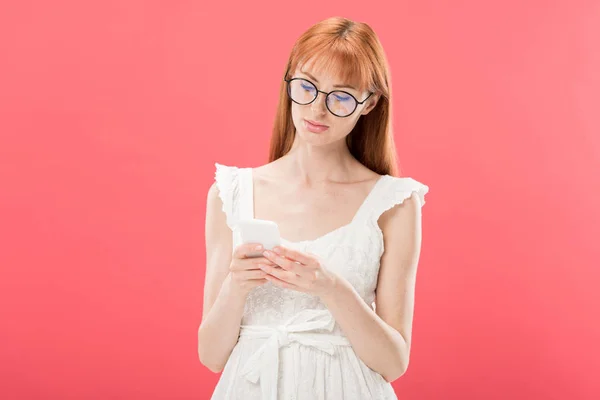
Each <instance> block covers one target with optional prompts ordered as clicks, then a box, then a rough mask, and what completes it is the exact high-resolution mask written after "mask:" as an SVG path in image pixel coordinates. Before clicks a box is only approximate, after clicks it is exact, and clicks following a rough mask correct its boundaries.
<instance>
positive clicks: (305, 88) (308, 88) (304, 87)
mask: <svg viewBox="0 0 600 400" xmlns="http://www.w3.org/2000/svg"><path fill="white" fill-rule="evenodd" d="M302 89H304V90H314V88H313V87H312V86H307V85H302Z"/></svg>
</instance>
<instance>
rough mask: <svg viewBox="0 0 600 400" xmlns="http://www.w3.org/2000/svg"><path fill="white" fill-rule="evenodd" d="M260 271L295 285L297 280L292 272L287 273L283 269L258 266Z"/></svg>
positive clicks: (296, 276)
mask: <svg viewBox="0 0 600 400" xmlns="http://www.w3.org/2000/svg"><path fill="white" fill-rule="evenodd" d="M260 269H261V270H263V271H264V272H266V273H267V274H269V275H271V276H274V277H276V278H278V279H280V280H282V281H285V282H288V283H292V284H295V283H296V281H297V280H298V275H296V274H295V273H294V272H291V271H287V270H285V269H283V268H279V267H272V266H270V265H262V264H261V265H260Z"/></svg>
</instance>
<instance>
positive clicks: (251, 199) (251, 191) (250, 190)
mask: <svg viewBox="0 0 600 400" xmlns="http://www.w3.org/2000/svg"><path fill="white" fill-rule="evenodd" d="M247 176H248V180H249V182H248V186H247V187H248V198H249V199H248V201H249V203H250V204H249V206H248V208H249V212H250V217H251V219H255V217H254V169H253V168H251V167H249V168H248V174H247ZM387 176H388V175H380V176H379V178H377V181H376V182H375V184H374V185H373V187H372V188H371V190H369V193H367V195H366V196H365V198H364V199H363V201H362V202H361V204H360V206H358V209H357V210H356V212H355V213H354V215H353V216H352V219H351V220H350V222H348V223H346V224H344V225H342V226H339V227H337V228H335V229H333V230H330V231H329V232H326V233H324V234H322V235H320V236H319V237H316V238H314V239H306V240H288V239H286V238H284V237H281V241H282V242H284V243H289V244H296V245H298V244H309V243H314V242H317V241H320V240H323V239H325V238H326V237H329V236H332V235H334V234H336V233H338V232H341V231H343V230H346V229H348V228H350V227H351V226H353V225H354V223H355V222H356V221H357V219H358V217H359V216H360V215H361V214H362V213H363V209H365V208H366V205H367V204H368V203H369V202H370V200H371V198H372V197H374V196H375V193H376V191H377V188H378V187H379V186H380V185H381V183H382V182H383V180H384V179H385V178H386V177H387ZM273 222H275V221H273Z"/></svg>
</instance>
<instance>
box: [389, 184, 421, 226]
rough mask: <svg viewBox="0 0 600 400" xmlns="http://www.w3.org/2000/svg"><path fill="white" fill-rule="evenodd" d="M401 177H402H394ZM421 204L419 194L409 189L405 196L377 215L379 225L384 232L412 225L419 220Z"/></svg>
mask: <svg viewBox="0 0 600 400" xmlns="http://www.w3.org/2000/svg"><path fill="white" fill-rule="evenodd" d="M394 179H403V178H394ZM422 206H423V204H422V201H421V197H420V195H419V194H418V193H417V192H416V191H411V192H410V194H409V195H408V197H407V198H405V199H404V200H403V201H401V202H399V203H398V204H395V205H394V206H392V207H391V208H390V209H388V210H386V211H385V212H383V213H382V214H381V216H380V217H379V221H378V222H379V226H380V227H381V229H382V231H384V233H386V231H387V232H389V231H393V230H395V229H394V227H396V229H402V228H407V227H414V226H415V223H418V222H419V221H420V216H421V208H422Z"/></svg>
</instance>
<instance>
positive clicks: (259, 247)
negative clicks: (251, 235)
mask: <svg viewBox="0 0 600 400" xmlns="http://www.w3.org/2000/svg"><path fill="white" fill-rule="evenodd" d="M254 250H262V245H261V244H259V245H258V246H256V247H255V248H254Z"/></svg>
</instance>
